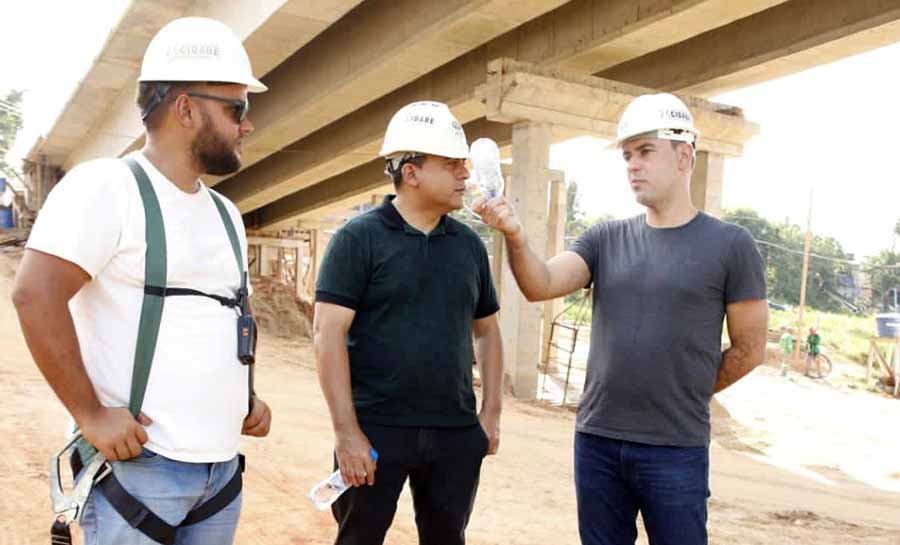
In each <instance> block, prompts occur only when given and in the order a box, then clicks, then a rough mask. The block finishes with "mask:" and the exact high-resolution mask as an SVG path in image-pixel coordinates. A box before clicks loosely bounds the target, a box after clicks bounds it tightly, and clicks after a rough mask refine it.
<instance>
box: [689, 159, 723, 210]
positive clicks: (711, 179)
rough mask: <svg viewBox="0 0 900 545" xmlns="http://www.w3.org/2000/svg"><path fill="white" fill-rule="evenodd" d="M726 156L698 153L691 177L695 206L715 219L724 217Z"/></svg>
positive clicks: (692, 198)
mask: <svg viewBox="0 0 900 545" xmlns="http://www.w3.org/2000/svg"><path fill="white" fill-rule="evenodd" d="M724 169H725V156H723V155H722V154H719V153H712V152H709V151H698V152H697V162H696V163H695V164H694V175H693V176H692V177H691V200H692V201H693V203H694V206H696V207H697V208H699V209H700V210H703V211H704V212H706V213H707V214H709V215H711V216H715V217H717V218H718V217H721V216H722V177H723V173H724Z"/></svg>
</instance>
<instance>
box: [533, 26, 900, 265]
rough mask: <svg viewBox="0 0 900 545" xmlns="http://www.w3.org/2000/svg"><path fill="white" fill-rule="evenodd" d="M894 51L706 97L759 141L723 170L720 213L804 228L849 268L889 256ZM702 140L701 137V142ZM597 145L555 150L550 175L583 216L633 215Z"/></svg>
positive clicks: (896, 207) (895, 187)
mask: <svg viewBox="0 0 900 545" xmlns="http://www.w3.org/2000/svg"><path fill="white" fill-rule="evenodd" d="M898 67H900V44H894V45H890V46H888V47H884V48H881V49H877V50H873V51H869V52H867V53H863V54H860V55H857V56H854V57H849V58H846V59H843V60H840V61H837V62H834V63H831V64H827V65H822V66H818V67H816V68H812V69H810V70H806V71H804V72H800V73H797V74H793V75H790V76H786V77H783V78H780V79H777V80H771V81H768V82H765V83H762V84H758V85H754V86H752V87H746V88H743V89H740V90H737V91H733V92H730V93H726V94H723V95H719V96H716V97H711V100H713V101H716V102H723V103H726V104H731V105H735V106H740V107H741V108H743V109H744V115H745V117H747V119H749V120H751V121H754V122H756V123H758V124H759V125H760V134H759V135H758V136H756V137H755V138H754V139H752V140H750V142H748V143H747V145H746V146H745V147H744V156H743V157H741V158H729V159H726V161H725V172H724V187H723V195H722V205H723V207H725V208H738V207H747V208H752V209H754V210H756V211H757V212H758V213H759V214H760V215H762V216H763V217H765V218H767V219H769V220H773V221H777V222H783V221H785V219H787V220H788V221H790V222H791V223H795V224H798V225H801V226H804V227H805V225H806V218H807V211H808V209H809V199H810V191H811V190H812V199H813V206H812V230H813V232H814V233H816V234H817V235H824V236H831V237H834V238H836V239H837V240H838V241H839V242H840V243H841V245H842V246H843V248H844V250H845V251H847V252H850V253H853V254H854V255H855V257H856V259H860V258H862V257H863V256H866V255H873V254H876V253H878V252H879V251H881V250H882V249H885V248H889V247H890V246H891V243H892V240H893V228H894V225H895V224H896V222H897V220H898V219H900V183H898V181H900V172H898V167H900V163H898V164H894V163H892V160H893V159H895V158H898V159H900V138H898V134H900V75H898V74H900V70H898ZM701 139H702V135H701ZM604 145H605V142H604V141H602V140H597V139H594V138H580V139H578V140H575V141H571V142H568V143H565V144H560V145H557V146H555V148H554V149H553V151H552V153H551V163H550V166H551V168H561V169H564V170H565V171H566V176H567V178H569V179H576V180H578V182H579V190H580V192H581V198H580V203H581V206H582V208H583V209H584V210H585V211H586V212H587V213H588V214H589V215H592V216H593V215H599V214H604V213H606V214H612V215H613V216H614V217H627V216H629V215H633V214H639V213H641V211H642V209H641V207H640V206H639V205H637V204H635V203H634V200H633V198H632V195H631V190H630V188H629V186H628V184H627V182H626V178H625V165H624V162H623V161H622V160H621V158H620V157H619V155H618V154H617V153H616V152H614V151H606V152H604V151H603V149H602V148H603V146H604Z"/></svg>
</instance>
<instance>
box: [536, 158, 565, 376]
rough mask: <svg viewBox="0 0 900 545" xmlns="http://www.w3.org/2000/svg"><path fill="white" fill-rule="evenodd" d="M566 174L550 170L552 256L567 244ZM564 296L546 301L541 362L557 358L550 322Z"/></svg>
mask: <svg viewBox="0 0 900 545" xmlns="http://www.w3.org/2000/svg"><path fill="white" fill-rule="evenodd" d="M565 239H566V175H565V173H564V172H562V171H559V170H552V171H550V205H549V207H548V214H547V245H546V248H547V250H546V256H547V257H548V258H549V257H552V256H555V255H556V254H558V253H560V252H561V251H563V250H564V249H565V244H566V241H565ZM562 309H563V298H562V297H558V298H556V299H552V300H550V301H547V302H545V303H544V309H543V311H544V320H543V322H544V324H543V334H542V335H541V364H542V365H543V364H545V362H546V361H547V360H548V358H551V359H555V358H556V352H557V351H556V349H555V348H550V324H551V323H552V322H553V318H555V317H556V315H557V314H559V313H560V312H562Z"/></svg>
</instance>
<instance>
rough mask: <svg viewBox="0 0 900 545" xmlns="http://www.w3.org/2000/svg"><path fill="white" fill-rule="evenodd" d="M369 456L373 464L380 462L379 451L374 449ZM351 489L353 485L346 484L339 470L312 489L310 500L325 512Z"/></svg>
mask: <svg viewBox="0 0 900 545" xmlns="http://www.w3.org/2000/svg"><path fill="white" fill-rule="evenodd" d="M369 456H371V457H372V461H373V462H377V461H378V451H376V450H375V449H374V448H373V449H371V450H370V451H369ZM349 488H351V485H347V484H346V483H344V478H343V477H341V470H340V469H338V470H337V471H335V472H334V473H332V474H331V475H329V476H328V477H326V478H325V479H323V480H322V481H321V482H319V484H317V485H316V486H314V487H312V490H310V491H309V500H310V501H311V502H312V503H313V506H314V507H315V508H316V509H318V510H319V511H324V510H326V509H328V508H329V507H331V504H332V503H334V502H336V501H337V499H338V498H339V497H341V494H343V493H344V492H346V491H347V490H348V489H349Z"/></svg>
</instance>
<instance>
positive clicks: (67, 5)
mask: <svg viewBox="0 0 900 545" xmlns="http://www.w3.org/2000/svg"><path fill="white" fill-rule="evenodd" d="M0 2H2V3H3V4H5V5H3V7H2V8H0V9H2V12H3V17H4V23H5V24H4V25H3V26H4V30H3V32H2V33H0V51H3V52H4V54H3V55H0V93H5V90H7V89H10V88H15V89H25V90H26V94H25V102H24V105H23V107H22V110H23V112H24V115H25V128H24V129H23V131H22V132H21V133H20V137H19V139H18V141H17V144H16V147H15V148H14V155H15V154H18V155H21V154H24V153H25V152H27V151H28V149H29V148H30V146H31V144H32V143H33V142H34V141H35V139H36V137H37V136H38V135H40V134H43V133H46V132H47V131H48V130H49V129H50V127H51V126H52V123H53V121H54V120H55V119H56V117H57V115H58V114H59V112H60V111H61V110H62V108H63V106H64V105H65V102H66V100H67V99H68V98H69V97H70V96H71V94H72V92H73V90H74V89H75V87H76V85H77V83H78V82H79V80H80V79H81V78H82V77H83V76H84V74H85V72H86V71H87V69H88V68H89V67H90V64H91V61H92V59H93V58H94V57H95V56H96V55H97V54H98V53H99V51H100V49H101V47H102V45H103V43H104V42H105V40H106V38H107V35H106V34H107V32H108V29H109V28H111V26H112V25H113V24H114V23H115V21H116V20H117V19H118V18H119V17H120V16H121V14H122V12H123V10H124V9H125V7H126V6H127V4H128V1H127V0H82V1H80V2H64V1H61V0H56V1H51V0H31V1H29V2H13V1H12V0H0ZM51 12H52V13H53V16H52V17H47V13H51ZM9 52H15V54H9ZM897 67H900V44H895V45H891V46H888V47H885V48H882V49H878V50H874V51H870V52H867V53H864V54H861V55H857V56H854V57H850V58H847V59H843V60H841V61H838V62H835V63H831V64H828V65H823V66H819V67H817V68H813V69H811V70H807V71H805V72H801V73H798V74H794V75H791V76H787V77H784V78H780V79H778V80H772V81H769V82H766V83H762V84H759V85H755V86H752V87H747V88H744V89H740V90H738V91H734V92H730V93H727V94H724V95H720V96H717V97H712V100H714V101H717V102H724V103H727V104H732V105H735V106H740V107H741V108H743V109H744V114H745V116H746V117H747V118H748V119H750V120H752V121H755V122H756V123H759V124H760V126H761V132H760V134H759V135H758V136H756V137H755V138H754V139H753V140H751V141H750V142H749V143H748V144H747V145H746V146H745V149H744V156H743V157H742V158H739V159H738V158H731V159H728V160H726V163H725V175H724V180H725V181H724V188H723V206H724V207H725V208H737V207H749V208H752V209H754V210H756V211H757V212H758V213H760V214H761V215H762V216H764V217H766V218H768V219H770V220H773V221H779V222H781V221H785V220H786V219H787V220H788V221H790V222H792V223H796V224H799V225H805V224H806V216H807V208H808V203H809V196H810V190H811V189H812V190H813V214H812V226H813V231H814V232H815V233H816V234H821V235H825V236H832V237H834V238H836V239H837V240H838V241H840V242H841V244H842V245H843V247H844V249H845V250H846V251H848V252H851V253H854V254H855V256H856V257H857V259H859V258H861V257H863V256H866V255H871V254H874V253H877V252H878V251H880V250H882V249H884V248H888V247H890V246H891V243H892V237H893V235H892V232H893V227H894V224H895V223H896V222H897V220H898V219H900V183H898V178H900V173H898V171H897V169H898V166H897V165H895V164H893V163H892V162H891V161H892V159H894V158H895V157H900V145H898V138H897V133H898V131H900V99H898V97H900V75H898V74H900V70H898V69H897ZM604 145H605V142H603V141H601V140H597V139H593V138H588V137H585V138H579V139H577V140H575V141H572V142H568V143H564V144H559V145H556V146H554V148H553V150H552V151H551V167H552V168H558V169H562V170H565V171H566V176H567V178H568V179H575V180H578V182H579V188H580V190H581V199H580V203H581V206H582V208H583V209H584V210H585V211H586V212H587V213H588V214H589V215H591V216H595V215H599V214H603V213H608V214H612V215H613V216H614V217H627V216H629V215H634V214H638V213H640V212H641V208H640V206H639V205H637V204H636V203H634V200H633V198H632V195H631V190H630V189H629V187H628V184H627V183H626V181H625V167H624V163H623V162H622V160H621V158H620V157H619V155H618V154H617V153H616V152H614V151H604V150H603V146H604Z"/></svg>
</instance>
